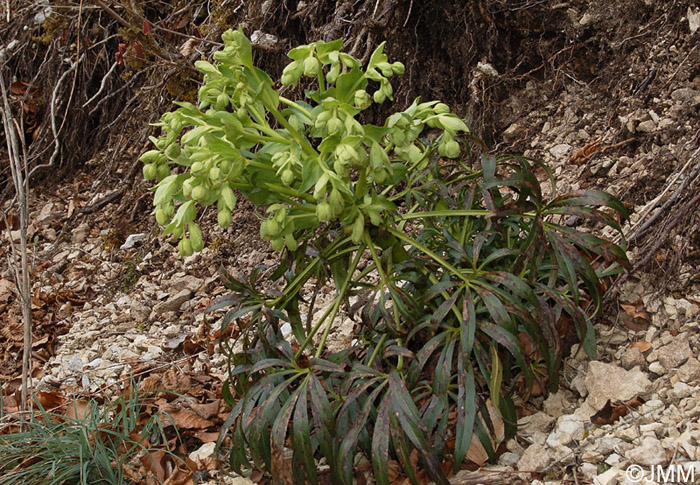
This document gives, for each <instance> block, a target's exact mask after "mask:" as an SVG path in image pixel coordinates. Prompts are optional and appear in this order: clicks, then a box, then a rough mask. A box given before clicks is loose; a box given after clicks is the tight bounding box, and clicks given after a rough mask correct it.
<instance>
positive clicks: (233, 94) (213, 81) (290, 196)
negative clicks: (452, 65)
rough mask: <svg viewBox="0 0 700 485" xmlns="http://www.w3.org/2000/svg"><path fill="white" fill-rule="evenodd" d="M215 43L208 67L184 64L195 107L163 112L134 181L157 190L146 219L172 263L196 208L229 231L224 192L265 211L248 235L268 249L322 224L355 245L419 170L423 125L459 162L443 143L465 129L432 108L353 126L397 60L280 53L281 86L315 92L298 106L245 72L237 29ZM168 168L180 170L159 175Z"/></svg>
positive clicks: (326, 47)
mask: <svg viewBox="0 0 700 485" xmlns="http://www.w3.org/2000/svg"><path fill="white" fill-rule="evenodd" d="M223 40H224V43H225V47H224V49H223V50H222V51H220V52H217V53H216V54H214V59H215V61H216V62H215V63H213V64H212V63H209V62H207V61H198V62H196V64H195V65H196V67H197V69H198V70H199V71H200V72H202V73H203V74H204V84H203V85H202V87H201V88H200V90H199V104H198V105H197V106H194V105H192V104H189V103H178V105H179V108H178V109H176V110H175V111H173V112H170V113H166V114H164V115H163V117H162V118H161V121H160V123H158V126H160V127H161V128H162V132H163V133H162V135H161V136H160V138H158V139H156V138H153V137H152V138H151V139H152V141H153V143H154V144H155V146H156V149H154V150H150V151H148V152H146V153H144V154H143V155H142V156H141V160H142V161H143V162H144V163H145V164H146V165H145V166H144V168H143V172H144V177H145V178H146V179H148V180H150V179H154V178H158V180H159V181H160V182H159V184H158V186H157V188H156V192H155V198H154V205H155V211H154V214H155V216H156V219H157V221H158V223H159V224H161V225H163V226H165V233H166V234H173V236H174V237H176V238H182V239H181V241H180V243H179V245H178V248H179V250H180V253H181V254H183V255H184V256H188V255H190V254H192V252H193V251H199V250H201V249H202V248H203V246H204V244H203V240H202V233H201V230H200V229H199V227H198V226H197V224H196V223H195V222H194V221H195V219H196V217H197V206H198V205H201V206H207V205H212V204H215V203H216V205H217V209H218V218H217V219H218V222H219V224H220V225H221V226H223V227H227V226H228V225H229V224H231V219H232V215H231V212H232V211H233V210H234V209H235V206H236V196H235V195H234V192H233V190H232V189H236V190H238V191H240V192H241V193H242V194H243V195H244V196H245V197H246V198H248V199H249V200H250V201H252V202H253V203H254V204H256V205H262V206H266V207H267V212H268V214H269V217H268V219H267V220H266V221H265V222H264V223H263V224H262V226H261V229H260V235H261V236H262V238H263V239H265V240H268V241H270V242H271V243H272V247H273V248H274V249H276V250H282V249H283V248H285V247H286V248H287V249H289V250H292V251H293V250H296V248H297V247H298V245H299V240H300V239H308V238H313V237H314V229H315V228H316V227H317V226H319V224H322V223H328V222H334V221H338V222H340V225H341V227H342V228H343V229H344V231H345V232H346V233H347V234H350V235H351V236H352V239H353V241H354V242H356V243H357V242H358V241H359V240H360V238H361V237H362V234H363V231H364V229H365V225H366V224H367V223H370V224H372V225H374V226H379V225H381V224H382V222H383V221H384V220H385V218H387V217H391V216H392V215H394V214H395V213H396V206H395V205H394V204H393V203H392V202H390V201H389V200H388V199H387V197H386V194H388V193H389V192H390V191H391V189H392V187H394V186H395V185H397V184H399V183H400V182H401V181H402V180H403V179H404V178H405V176H406V174H407V173H408V172H410V171H416V170H423V169H424V168H425V165H426V163H427V159H428V155H429V154H430V152H431V151H432V150H433V148H432V147H429V146H427V145H426V144H424V143H423V142H422V140H421V138H420V136H421V134H422V133H423V132H424V130H425V128H426V127H432V128H436V129H439V130H440V131H441V134H440V138H439V139H438V149H439V151H440V154H441V155H443V156H445V157H451V158H456V157H458V156H459V154H460V145H459V143H458V142H457V141H456V139H455V137H456V136H457V135H458V134H459V133H465V132H467V131H468V130H467V126H466V125H465V123H464V122H463V121H462V120H461V119H459V118H458V117H457V116H456V115H454V114H451V113H450V111H449V108H448V107H447V106H446V105H445V104H442V103H438V102H428V103H420V102H419V100H416V101H415V102H414V103H413V104H412V105H411V106H410V107H409V108H408V109H406V110H405V111H402V112H399V113H395V114H393V115H391V116H390V117H389V118H388V119H387V120H386V122H385V123H384V125H383V126H375V125H371V124H364V125H363V124H362V123H360V122H359V121H358V120H357V118H358V115H359V114H360V113H361V112H362V111H363V110H366V109H368V108H369V107H370V106H371V105H372V104H373V103H382V102H384V101H385V100H386V99H389V100H391V99H393V98H392V96H393V89H392V87H391V84H390V82H389V78H391V77H392V76H393V75H394V74H401V73H403V71H404V66H403V64H401V63H400V62H395V63H393V64H390V63H389V62H388V59H387V56H386V54H384V44H381V45H380V46H379V47H378V48H377V49H376V50H375V51H374V53H373V54H372V56H371V58H370V60H369V63H368V65H367V66H366V67H365V68H364V69H363V68H362V66H361V65H360V62H359V61H358V60H357V59H355V58H354V57H352V56H350V55H349V54H346V53H343V52H341V51H340V49H341V48H342V40H337V41H334V42H329V43H326V42H322V41H319V42H316V43H313V44H310V45H306V46H301V47H297V48H295V49H292V50H291V51H290V52H289V57H290V58H291V59H292V60H293V61H292V62H291V63H290V64H289V65H288V66H287V67H286V68H285V69H284V72H283V74H282V78H281V83H282V84H285V85H295V84H296V83H297V82H298V81H299V80H300V79H301V78H302V76H304V77H307V78H311V79H312V80H313V81H315V82H316V85H317V87H318V89H317V90H315V91H311V92H309V93H308V100H309V102H304V101H292V100H289V99H285V98H284V97H282V96H280V95H279V93H278V92H277V91H276V90H275V85H274V83H273V81H272V80H271V79H270V77H269V76H268V75H267V74H266V73H265V72H263V71H261V70H260V69H258V68H256V67H254V66H253V63H252V57H251V47H250V43H249V41H248V39H247V38H246V37H245V35H244V34H243V33H242V32H241V31H240V30H239V31H228V32H226V33H225V34H224V35H223ZM368 89H369V90H370V91H372V94H370V93H369V92H368ZM173 165H180V166H182V167H185V168H186V169H185V171H184V173H178V174H174V173H173V174H171V167H172V166H173ZM176 206H178V207H177V210H176Z"/></svg>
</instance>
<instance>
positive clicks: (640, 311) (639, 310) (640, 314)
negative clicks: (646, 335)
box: [620, 300, 651, 321]
mask: <svg viewBox="0 0 700 485" xmlns="http://www.w3.org/2000/svg"><path fill="white" fill-rule="evenodd" d="M620 306H621V307H622V309H623V310H624V311H625V313H627V315H629V316H630V317H632V318H641V319H642V320H646V321H651V319H650V318H649V314H648V313H647V311H646V309H645V308H644V303H643V302H642V300H637V301H636V302H634V303H621V304H620Z"/></svg>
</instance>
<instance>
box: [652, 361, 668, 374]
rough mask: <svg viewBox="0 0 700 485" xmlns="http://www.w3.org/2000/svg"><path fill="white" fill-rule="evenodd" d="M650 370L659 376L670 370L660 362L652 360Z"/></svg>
mask: <svg viewBox="0 0 700 485" xmlns="http://www.w3.org/2000/svg"><path fill="white" fill-rule="evenodd" d="M649 372H653V373H654V374H656V375H657V376H662V375H664V374H666V372H668V371H667V370H666V368H665V367H664V366H663V365H661V364H660V363H659V362H652V363H651V364H649Z"/></svg>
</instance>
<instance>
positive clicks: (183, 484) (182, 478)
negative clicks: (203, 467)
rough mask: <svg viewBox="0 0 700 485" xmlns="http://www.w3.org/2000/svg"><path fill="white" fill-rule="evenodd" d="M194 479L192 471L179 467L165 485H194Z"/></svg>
mask: <svg viewBox="0 0 700 485" xmlns="http://www.w3.org/2000/svg"><path fill="white" fill-rule="evenodd" d="M193 477H194V473H193V472H192V470H185V469H182V468H180V467H177V468H175V471H173V473H172V475H170V476H169V477H168V479H167V480H166V481H165V483H163V485H193V484H194V480H193Z"/></svg>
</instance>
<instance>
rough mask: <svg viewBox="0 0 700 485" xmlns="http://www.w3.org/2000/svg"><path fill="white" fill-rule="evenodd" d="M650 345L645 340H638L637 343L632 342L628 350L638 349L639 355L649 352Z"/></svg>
mask: <svg viewBox="0 0 700 485" xmlns="http://www.w3.org/2000/svg"><path fill="white" fill-rule="evenodd" d="M651 347H652V345H651V344H650V343H649V342H647V341H646V340H640V341H638V342H633V343H632V345H630V348H633V349H639V351H640V352H641V353H645V352H647V351H648V350H651Z"/></svg>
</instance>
